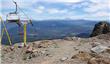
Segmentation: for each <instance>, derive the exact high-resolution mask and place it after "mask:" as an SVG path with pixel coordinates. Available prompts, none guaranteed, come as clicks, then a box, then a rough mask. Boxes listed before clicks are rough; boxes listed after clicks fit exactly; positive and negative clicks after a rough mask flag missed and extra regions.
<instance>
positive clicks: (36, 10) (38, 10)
mask: <svg viewBox="0 0 110 64" xmlns="http://www.w3.org/2000/svg"><path fill="white" fill-rule="evenodd" d="M34 11H35V12H36V13H39V14H42V13H43V12H44V11H45V7H44V6H38V7H37V8H36V9H34Z"/></svg>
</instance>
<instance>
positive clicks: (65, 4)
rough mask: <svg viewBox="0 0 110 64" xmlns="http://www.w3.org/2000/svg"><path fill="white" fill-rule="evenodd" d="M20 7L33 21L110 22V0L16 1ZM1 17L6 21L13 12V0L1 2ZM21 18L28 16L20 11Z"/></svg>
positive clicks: (0, 0) (1, 0)
mask: <svg viewBox="0 0 110 64" xmlns="http://www.w3.org/2000/svg"><path fill="white" fill-rule="evenodd" d="M14 1H16V2H17V4H18V6H19V7H20V8H21V9H22V10H23V11H24V12H25V14H27V15H28V17H29V18H31V19H33V20H49V19H61V20H62V19H73V20H76V19H87V20H109V16H110V0H14ZM0 3H1V5H0V11H1V13H0V15H1V16H2V17H3V19H6V15H7V14H8V13H9V12H13V11H14V9H15V5H14V3H13V1H12V0H0ZM18 12H19V16H20V18H22V19H23V18H25V17H26V16H25V15H24V14H23V13H22V11H21V10H18Z"/></svg>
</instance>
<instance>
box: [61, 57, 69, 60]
mask: <svg viewBox="0 0 110 64" xmlns="http://www.w3.org/2000/svg"><path fill="white" fill-rule="evenodd" d="M67 59H68V57H63V58H61V59H60V61H65V60H67Z"/></svg>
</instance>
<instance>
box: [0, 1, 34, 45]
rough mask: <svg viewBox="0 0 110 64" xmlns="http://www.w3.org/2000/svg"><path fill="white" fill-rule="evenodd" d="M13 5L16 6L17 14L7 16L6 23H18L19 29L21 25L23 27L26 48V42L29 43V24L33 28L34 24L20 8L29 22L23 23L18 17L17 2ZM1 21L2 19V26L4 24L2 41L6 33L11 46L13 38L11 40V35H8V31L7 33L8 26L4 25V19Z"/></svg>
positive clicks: (11, 13) (12, 13)
mask: <svg viewBox="0 0 110 64" xmlns="http://www.w3.org/2000/svg"><path fill="white" fill-rule="evenodd" d="M13 3H14V4H15V6H16V9H15V12H10V13H9V14H8V15H7V16H6V21H7V22H8V23H16V24H17V25H18V26H19V27H21V25H23V32H24V33H23V35H24V39H23V40H24V46H26V41H27V36H26V35H27V24H28V23H30V24H31V25H32V26H33V24H32V21H31V20H30V19H29V18H28V16H27V15H26V14H25V13H24V12H23V11H22V10H21V9H20V7H19V9H20V10H21V11H22V12H23V13H24V15H25V16H26V17H27V18H28V19H27V20H23V21H21V20H20V17H19V16H18V5H17V2H15V1H13ZM0 19H1V21H2V24H3V27H4V28H3V30H2V36H1V40H2V37H3V33H4V31H5V32H6V35H7V37H8V40H9V42H10V45H12V41H11V38H10V35H9V33H8V31H7V28H6V26H5V23H4V21H3V20H2V18H1V17H0ZM1 40H0V41H1Z"/></svg>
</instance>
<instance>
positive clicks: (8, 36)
mask: <svg viewBox="0 0 110 64" xmlns="http://www.w3.org/2000/svg"><path fill="white" fill-rule="evenodd" d="M0 19H1V22H2V24H3V26H4V30H5V31H6V35H7V37H8V40H9V43H10V45H12V42H11V38H10V35H9V33H8V31H7V29H6V26H5V23H4V22H3V20H2V17H1V16H0Z"/></svg>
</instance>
